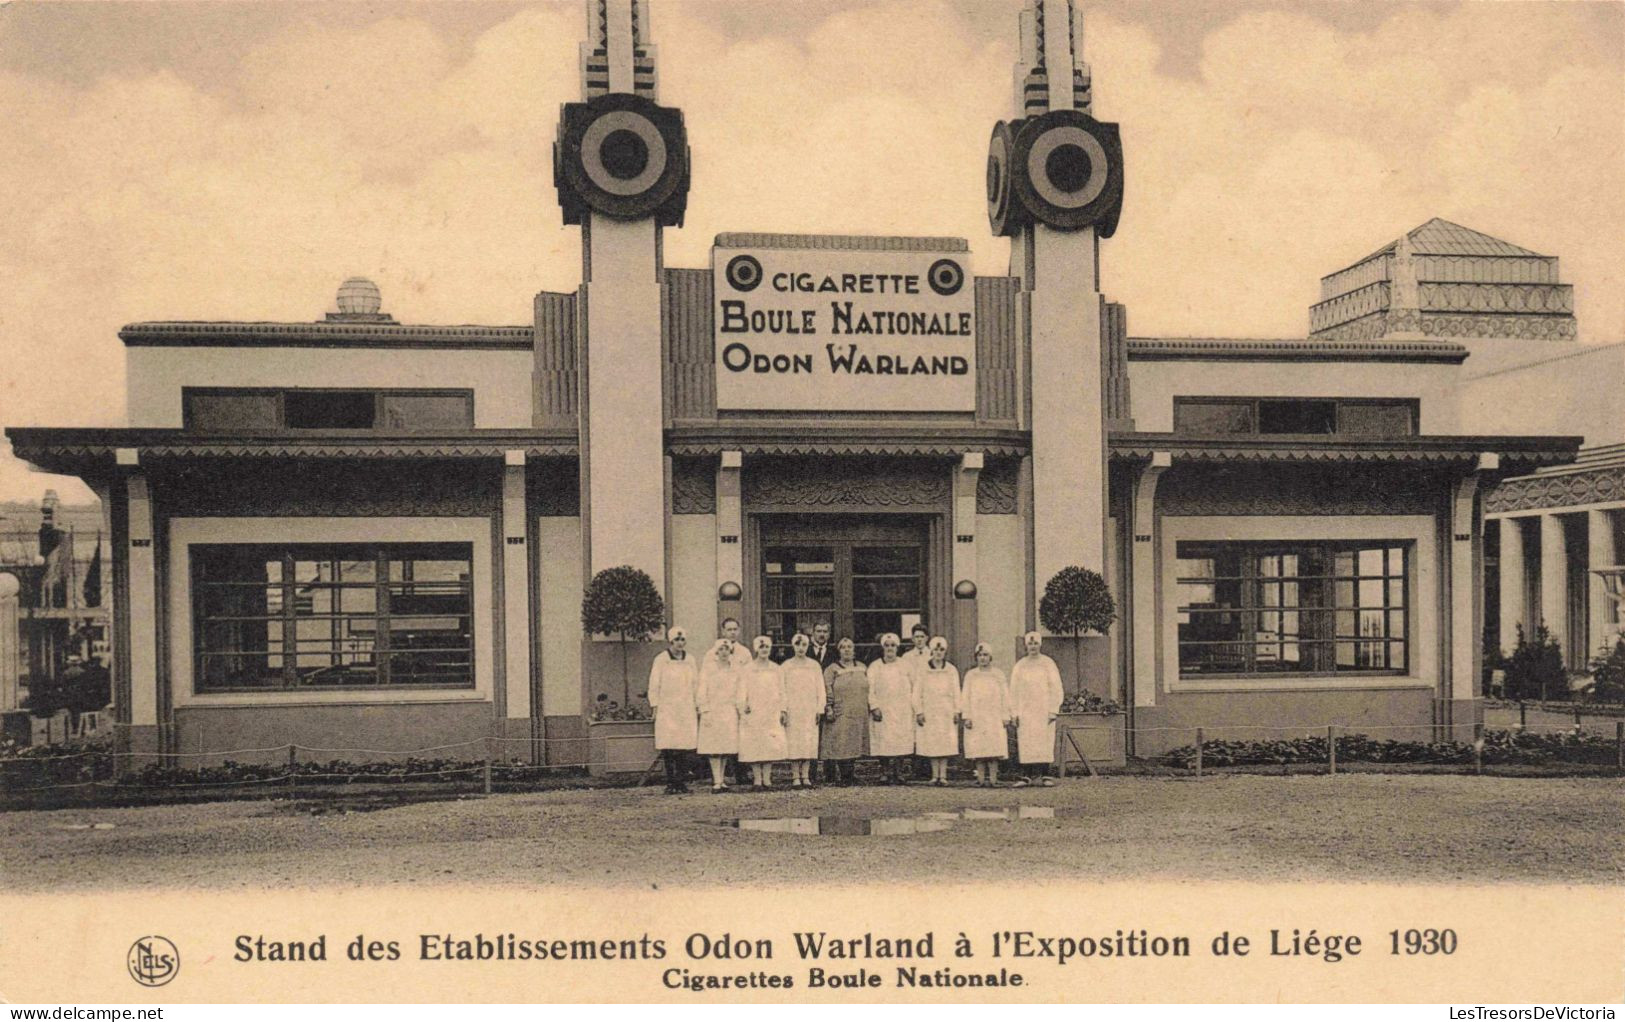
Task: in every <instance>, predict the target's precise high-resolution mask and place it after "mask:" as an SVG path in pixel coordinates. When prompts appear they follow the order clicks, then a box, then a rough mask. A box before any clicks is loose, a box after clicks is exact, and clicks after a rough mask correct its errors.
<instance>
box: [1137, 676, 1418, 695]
mask: <svg viewBox="0 0 1625 1022" xmlns="http://www.w3.org/2000/svg"><path fill="white" fill-rule="evenodd" d="M1167 688H1168V691H1169V692H1353V691H1361V690H1393V689H1427V690H1429V691H1431V690H1432V689H1433V688H1434V685H1433V683H1432V682H1430V681H1426V680H1424V679H1422V678H1418V677H1414V676H1411V675H1393V674H1341V675H1331V674H1283V675H1280V676H1276V677H1269V678H1259V677H1229V678H1220V677H1193V678H1179V679H1178V680H1175V681H1171V682H1169V683H1168V686H1167Z"/></svg>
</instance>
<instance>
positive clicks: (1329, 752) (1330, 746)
mask: <svg viewBox="0 0 1625 1022" xmlns="http://www.w3.org/2000/svg"><path fill="white" fill-rule="evenodd" d="M1326 773H1327V774H1329V775H1334V774H1336V773H1337V725H1336V724H1327V725H1326Z"/></svg>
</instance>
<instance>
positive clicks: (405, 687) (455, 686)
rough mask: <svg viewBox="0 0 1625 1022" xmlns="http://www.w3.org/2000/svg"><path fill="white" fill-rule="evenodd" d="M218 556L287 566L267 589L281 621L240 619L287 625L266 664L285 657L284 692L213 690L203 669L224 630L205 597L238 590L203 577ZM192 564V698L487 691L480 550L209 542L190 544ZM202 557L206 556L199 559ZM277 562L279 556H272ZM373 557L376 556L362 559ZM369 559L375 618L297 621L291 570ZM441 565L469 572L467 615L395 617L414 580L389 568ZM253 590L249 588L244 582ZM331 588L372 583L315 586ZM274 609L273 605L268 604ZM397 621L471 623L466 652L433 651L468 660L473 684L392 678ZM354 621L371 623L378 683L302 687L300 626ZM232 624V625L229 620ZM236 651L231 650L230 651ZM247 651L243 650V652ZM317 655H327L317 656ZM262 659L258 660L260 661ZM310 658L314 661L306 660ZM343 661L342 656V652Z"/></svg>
mask: <svg viewBox="0 0 1625 1022" xmlns="http://www.w3.org/2000/svg"><path fill="white" fill-rule="evenodd" d="M214 550H231V551H234V552H240V553H249V552H254V551H257V552H258V556H260V557H263V558H265V559H266V560H276V561H280V563H281V564H282V565H283V570H282V572H281V578H280V580H278V581H275V582H270V581H268V582H266V583H264V585H265V586H266V588H267V589H270V588H275V589H277V590H279V591H280V596H279V598H278V600H277V601H276V602H277V604H278V606H279V607H280V608H281V609H280V611H279V612H278V613H276V614H270V613H267V614H265V615H255V616H253V617H250V618H239V620H261V619H263V620H265V621H267V622H269V621H280V623H281V635H280V636H279V638H278V639H277V640H276V643H275V645H273V644H272V643H271V640H269V638H268V639H267V642H266V653H265V655H266V657H267V658H270V657H278V658H280V659H281V660H282V665H281V668H280V673H281V684H277V685H235V686H233V685H210V684H208V683H207V682H206V680H205V678H206V674H207V672H206V671H205V669H204V663H205V658H206V657H209V656H216V655H221V654H222V651H219V650H210V649H209V648H207V629H208V627H209V626H210V625H211V624H218V623H220V622H221V620H222V619H221V618H220V617H219V616H218V615H217V616H215V617H212V618H211V617H210V616H209V615H208V614H207V613H206V598H207V594H208V592H209V591H210V588H211V586H213V585H219V584H226V585H230V584H235V583H232V582H230V581H229V580H227V581H225V582H218V581H211V580H209V579H207V578H205V577H204V567H205V565H204V561H205V559H206V556H207V552H209V551H214ZM185 551H186V557H187V562H188V568H187V570H188V580H189V597H190V607H189V610H190V618H191V620H190V633H191V644H190V649H189V659H190V663H191V674H192V677H191V685H190V689H191V693H190V694H191V695H192V696H196V697H209V698H217V697H222V696H225V697H244V696H250V697H252V696H267V695H275V694H284V695H285V694H297V695H312V694H315V693H335V694H343V695H351V696H353V695H356V694H364V693H373V692H389V693H392V694H396V695H398V694H400V693H424V694H432V695H438V696H442V697H443V696H444V695H446V694H448V693H459V694H463V693H472V692H476V691H477V690H478V689H479V688H480V677H479V663H480V660H479V657H480V651H481V643H480V638H479V634H480V627H479V617H478V615H479V610H480V608H479V603H480V601H479V597H478V590H477V579H476V572H477V565H478V563H479V558H480V550H479V548H478V544H475V543H472V542H469V541H466V540H457V539H448V540H424V541H401V542H375V541H364V540H363V541H355V540H334V541H321V540H292V541H283V540H250V541H244V542H209V541H200V542H194V543H189V544H187V545H186V548H185ZM200 553H202V554H204V556H198V555H199V554H200ZM273 555H276V556H273ZM363 555H370V557H367V556H363ZM368 560H370V561H371V563H372V564H373V572H372V579H371V581H370V588H371V590H372V592H373V594H374V595H373V605H372V609H371V611H370V612H360V613H351V614H346V613H344V612H342V611H334V612H331V613H330V614H327V615H311V616H306V617H303V618H302V617H301V616H300V615H299V614H298V599H297V595H296V594H295V592H294V590H295V589H296V588H297V587H299V585H300V583H299V580H298V579H297V577H295V573H294V572H293V571H291V570H289V569H290V567H291V566H292V565H293V564H296V563H299V562H301V561H325V562H331V561H352V562H361V563H365V562H366V561H368ZM420 560H442V561H460V562H462V563H463V564H465V565H466V567H467V570H466V573H465V574H464V575H463V576H462V579H461V582H460V584H459V589H460V591H459V593H458V594H457V595H460V596H461V597H462V598H463V600H464V609H463V610H462V611H461V612H459V613H455V614H426V613H423V612H415V613H414V612H412V611H407V610H401V611H399V612H396V611H395V610H394V608H393V607H392V603H393V602H394V601H395V600H396V599H397V598H400V597H402V596H405V595H406V594H405V593H400V594H397V593H396V592H395V589H396V588H399V587H401V586H403V585H406V586H410V585H412V584H413V580H411V579H395V578H393V577H392V576H391V573H390V570H389V569H390V566H391V565H392V564H395V563H399V562H402V561H406V562H411V561H420ZM245 584H247V583H245ZM312 584H314V585H319V586H323V587H328V588H355V589H360V588H368V587H369V583H365V582H362V583H342V582H337V581H334V582H328V583H312ZM266 602H267V605H269V603H270V601H269V600H267V601H266ZM394 617H407V618H422V617H454V618H458V619H462V620H463V621H465V622H466V627H465V632H466V648H458V649H451V648H449V647H445V648H441V647H434V648H431V651H434V652H442V653H444V652H452V653H459V654H462V655H463V656H464V657H465V659H466V665H465V669H466V677H465V678H464V679H463V680H460V681H455V682H450V683H445V682H441V683H433V684H424V683H400V682H395V681H394V680H393V679H392V677H391V673H392V671H393V669H394V665H393V657H392V653H395V652H397V651H396V650H394V649H393V647H392V640H393V638H394V636H395V630H393V629H392V628H391V620H392V618H394ZM350 618H355V619H366V618H370V619H371V621H372V622H373V624H372V634H373V636H374V645H373V646H372V648H371V650H370V651H369V652H370V656H371V659H372V662H373V665H372V670H373V671H374V672H375V676H376V677H377V680H376V681H372V682H351V683H341V684H309V683H306V682H304V681H302V680H301V677H300V675H299V657H300V655H301V653H300V649H299V646H300V641H301V637H300V634H299V629H298V622H300V621H301V620H305V621H310V620H333V621H339V620H347V619H350ZM227 620H229V618H228V619H227ZM228 652H229V651H228ZM238 652H242V651H238ZM317 652H318V655H319V653H320V651H317ZM255 655H257V654H255ZM305 655H309V654H305ZM338 655H343V654H342V653H340V654H338Z"/></svg>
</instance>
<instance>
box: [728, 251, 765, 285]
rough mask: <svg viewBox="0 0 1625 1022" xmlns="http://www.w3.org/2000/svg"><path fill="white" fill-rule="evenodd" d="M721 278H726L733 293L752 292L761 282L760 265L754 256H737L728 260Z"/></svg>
mask: <svg viewBox="0 0 1625 1022" xmlns="http://www.w3.org/2000/svg"><path fill="white" fill-rule="evenodd" d="M723 276H725V277H727V278H728V286H729V287H732V288H733V289H734V290H735V291H754V290H756V286H757V285H758V284H760V283H761V282H762V264H761V263H760V262H758V261H757V259H756V257H755V256H748V255H737V256H734V257H733V258H732V259H730V260H728V267H727V269H725V270H723Z"/></svg>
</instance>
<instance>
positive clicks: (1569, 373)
mask: <svg viewBox="0 0 1625 1022" xmlns="http://www.w3.org/2000/svg"><path fill="white" fill-rule="evenodd" d="M1502 343H1509V342H1502ZM1531 347H1538V346H1537V345H1533V344H1528V343H1525V344H1524V345H1523V346H1522V353H1523V356H1524V358H1525V360H1526V361H1524V362H1523V364H1521V365H1517V366H1513V367H1510V368H1501V369H1495V368H1493V367H1491V368H1489V369H1487V370H1486V369H1485V368H1484V367H1483V366H1481V365H1475V362H1477V361H1478V356H1477V355H1474V356H1473V357H1472V358H1469V359H1468V360H1467V364H1466V369H1467V376H1466V379H1465V380H1464V382H1463V386H1462V425H1463V431H1464V432H1470V433H1489V434H1508V433H1516V434H1523V435H1529V434H1538V433H1552V434H1557V435H1560V436H1583V437H1585V443H1586V446H1587V447H1595V446H1598V445H1601V444H1615V443H1621V442H1625V343H1620V344H1596V345H1591V344H1588V345H1575V344H1569V345H1564V346H1563V347H1564V348H1565V349H1566V350H1565V351H1563V353H1562V354H1555V355H1547V356H1545V357H1542V358H1540V359H1539V360H1538V361H1528V359H1529V358H1530V357H1531V353H1530V352H1529V348H1531Z"/></svg>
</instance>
